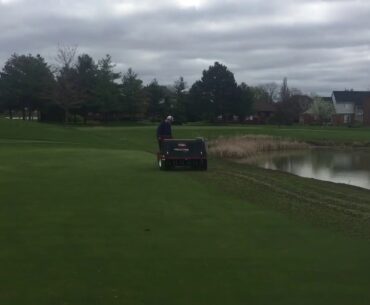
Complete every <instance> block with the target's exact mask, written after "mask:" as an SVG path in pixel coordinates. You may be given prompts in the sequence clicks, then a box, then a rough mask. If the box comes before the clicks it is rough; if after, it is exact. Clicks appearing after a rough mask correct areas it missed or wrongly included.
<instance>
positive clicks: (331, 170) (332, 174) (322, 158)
mask: <svg viewBox="0 0 370 305" xmlns="http://www.w3.org/2000/svg"><path fill="white" fill-rule="evenodd" d="M253 163H254V164H256V165H257V166H259V167H263V168H266V169H272V170H281V171H284V172H288V173H292V174H295V175H298V176H301V177H308V178H314V179H318V180H324V181H331V182H335V183H345V184H351V185H355V186H358V187H362V188H366V189H370V150H352V149H348V150H347V149H343V150H333V149H324V148H317V149H311V150H308V151H299V152H297V151H295V152H289V153H287V152H284V153H274V154H270V155H268V156H263V157H261V158H258V159H256V160H255V161H254V162H253Z"/></svg>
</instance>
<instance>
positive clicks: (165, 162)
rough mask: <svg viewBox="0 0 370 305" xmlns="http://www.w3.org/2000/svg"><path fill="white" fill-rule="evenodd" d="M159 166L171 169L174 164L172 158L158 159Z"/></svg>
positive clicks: (163, 168)
mask: <svg viewBox="0 0 370 305" xmlns="http://www.w3.org/2000/svg"><path fill="white" fill-rule="evenodd" d="M158 167H159V169H160V170H162V171H163V170H169V169H171V168H172V167H173V166H172V162H171V160H162V159H159V160H158Z"/></svg>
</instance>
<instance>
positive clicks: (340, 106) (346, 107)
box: [333, 94, 355, 114]
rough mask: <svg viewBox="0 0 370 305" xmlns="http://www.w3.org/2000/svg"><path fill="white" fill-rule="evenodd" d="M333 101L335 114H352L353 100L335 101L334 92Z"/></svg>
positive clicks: (353, 110)
mask: <svg viewBox="0 0 370 305" xmlns="http://www.w3.org/2000/svg"><path fill="white" fill-rule="evenodd" d="M333 102H334V108H335V112H336V113H337V114H353V113H355V107H354V103H353V102H340V103H337V101H336V99H335V95H334V94H333Z"/></svg>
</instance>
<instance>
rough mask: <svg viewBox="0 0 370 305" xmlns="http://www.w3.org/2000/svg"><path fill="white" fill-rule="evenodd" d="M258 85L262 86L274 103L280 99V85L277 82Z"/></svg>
mask: <svg viewBox="0 0 370 305" xmlns="http://www.w3.org/2000/svg"><path fill="white" fill-rule="evenodd" d="M258 87H260V88H261V89H262V90H264V91H265V92H266V94H267V96H268V98H269V102H271V103H274V102H276V101H277V100H278V89H279V86H278V84H277V83H274V82H272V83H266V84H261V85H259V86H258Z"/></svg>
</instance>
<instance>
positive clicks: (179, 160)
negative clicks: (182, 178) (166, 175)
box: [157, 138, 207, 170]
mask: <svg viewBox="0 0 370 305" xmlns="http://www.w3.org/2000/svg"><path fill="white" fill-rule="evenodd" d="M157 160H158V167H159V169H161V170H170V169H175V168H191V169H197V170H207V147H206V143H205V141H204V139H202V138H197V139H194V140H190V139H185V140H179V139H165V140H163V141H162V144H161V149H160V151H159V152H158V155H157Z"/></svg>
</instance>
